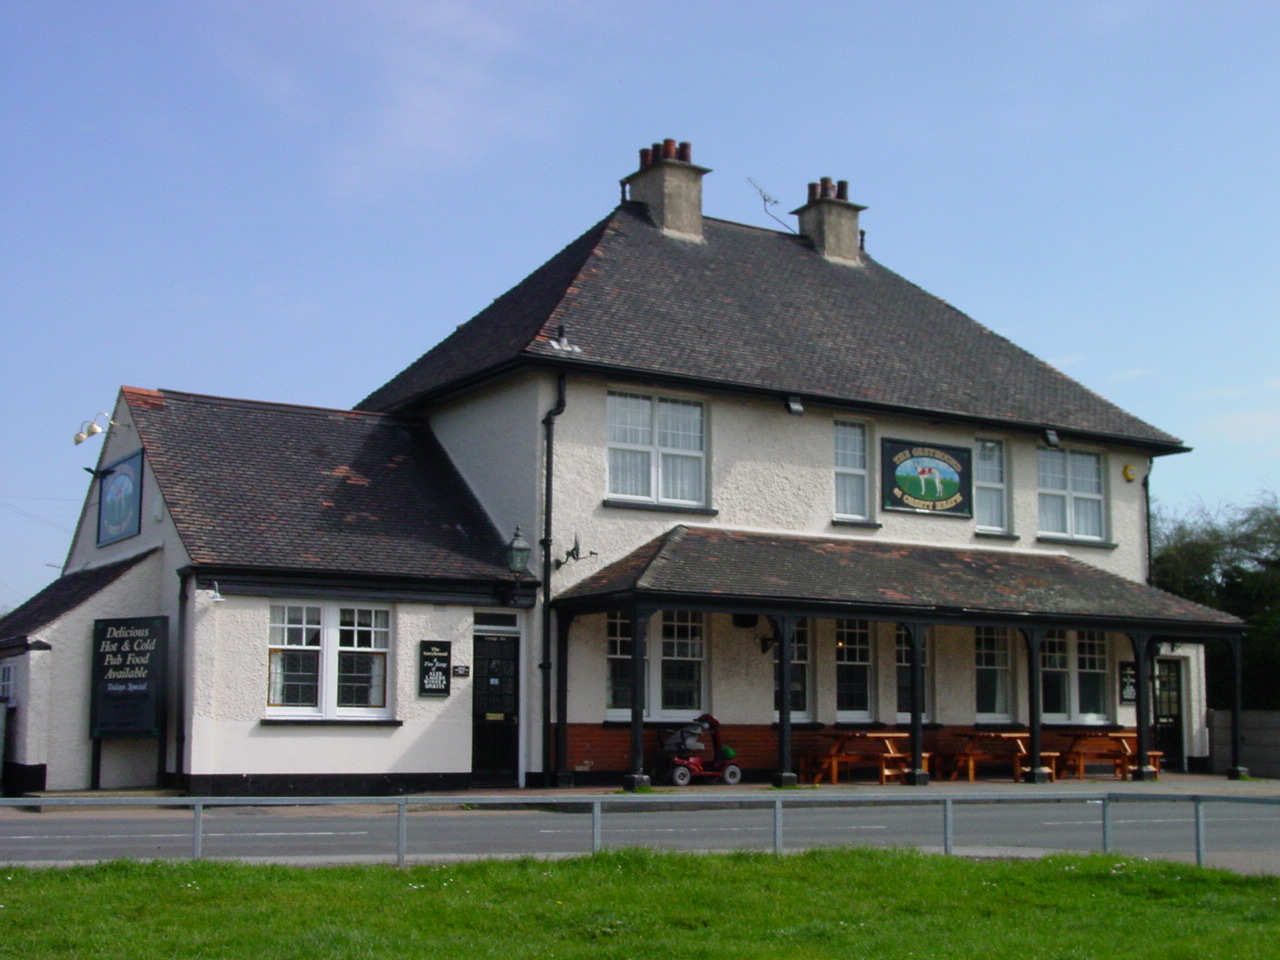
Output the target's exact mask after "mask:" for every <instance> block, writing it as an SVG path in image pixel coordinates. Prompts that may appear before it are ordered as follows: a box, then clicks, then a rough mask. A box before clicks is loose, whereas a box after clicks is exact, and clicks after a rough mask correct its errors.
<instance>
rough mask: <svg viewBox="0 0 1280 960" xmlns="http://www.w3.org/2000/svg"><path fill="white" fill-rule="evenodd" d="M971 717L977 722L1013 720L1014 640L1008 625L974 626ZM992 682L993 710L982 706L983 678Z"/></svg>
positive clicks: (1005, 721) (1006, 721)
mask: <svg viewBox="0 0 1280 960" xmlns="http://www.w3.org/2000/svg"><path fill="white" fill-rule="evenodd" d="M973 669H974V720H975V722H976V723H1008V722H1010V721H1012V720H1013V705H1014V690H1013V642H1012V637H1011V636H1010V631H1009V629H1008V628H1007V627H974V630H973ZM984 675H988V676H989V677H990V679H991V680H992V681H993V683H994V687H993V691H994V693H995V698H996V699H995V702H994V703H992V704H990V706H993V707H996V708H997V709H994V710H983V709H981V708H982V707H983V706H984V704H983V703H982V677H983V676H984Z"/></svg>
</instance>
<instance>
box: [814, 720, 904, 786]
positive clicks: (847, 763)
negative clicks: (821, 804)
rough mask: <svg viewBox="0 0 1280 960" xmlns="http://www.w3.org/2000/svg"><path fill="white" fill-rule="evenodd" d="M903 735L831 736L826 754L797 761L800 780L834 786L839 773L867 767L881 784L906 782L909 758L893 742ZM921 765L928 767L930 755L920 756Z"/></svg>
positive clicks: (855, 734)
mask: <svg viewBox="0 0 1280 960" xmlns="http://www.w3.org/2000/svg"><path fill="white" fill-rule="evenodd" d="M905 736H906V734H900V733H863V732H855V733H847V734H838V735H831V739H832V740H833V741H834V742H833V743H832V745H831V748H830V749H829V750H828V751H826V752H825V753H810V754H806V755H805V756H802V757H801V758H800V762H799V773H800V779H801V780H802V781H807V782H809V783H813V784H818V783H822V782H823V781H824V780H827V781H829V782H830V783H832V784H836V783H839V782H840V777H841V774H844V775H845V776H846V777H847V776H848V775H849V774H851V773H852V771H853V770H855V769H859V768H869V769H873V770H876V771H877V773H878V774H879V777H880V783H881V784H886V783H888V782H889V781H890V780H893V779H897V780H902V781H903V782H904V783H905V782H906V778H907V776H908V775H909V774H910V773H911V771H912V766H911V764H912V756H911V754H910V753H903V752H901V750H900V749H898V745H897V744H896V743H895V741H900V740H901V739H902V738H903V737H905ZM863 747H865V748H866V749H862V748H863ZM921 762H923V763H924V764H925V766H926V767H927V766H928V764H929V754H927V753H926V754H923V755H922V757H921Z"/></svg>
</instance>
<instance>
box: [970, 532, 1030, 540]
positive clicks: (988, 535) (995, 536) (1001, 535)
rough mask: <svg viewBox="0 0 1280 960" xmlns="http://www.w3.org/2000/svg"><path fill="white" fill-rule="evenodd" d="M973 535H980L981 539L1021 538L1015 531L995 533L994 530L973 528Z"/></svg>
mask: <svg viewBox="0 0 1280 960" xmlns="http://www.w3.org/2000/svg"><path fill="white" fill-rule="evenodd" d="M973 535H974V536H975V537H981V538H982V539H983V540H1008V541H1010V542H1013V541H1015V540H1021V539H1022V538H1021V537H1020V536H1018V535H1017V534H1016V533H996V532H995V531H994V530H975V531H973Z"/></svg>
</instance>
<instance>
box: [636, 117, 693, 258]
mask: <svg viewBox="0 0 1280 960" xmlns="http://www.w3.org/2000/svg"><path fill="white" fill-rule="evenodd" d="M692 158H693V148H692V147H691V146H690V145H689V143H688V142H687V141H681V142H679V143H677V142H676V141H675V140H674V139H669V140H663V141H662V142H661V143H655V144H654V145H653V146H652V147H649V148H642V149H641V150H640V169H639V170H637V171H636V172H635V173H633V174H631V175H630V176H628V177H626V178H624V179H623V181H622V182H623V184H625V186H626V196H629V197H630V199H631V200H632V201H634V202H637V203H643V204H644V205H645V206H646V207H648V210H649V217H650V219H651V220H652V221H653V223H654V225H655V226H657V227H658V229H659V230H661V231H662V232H663V233H666V234H670V235H672V236H676V237H681V238H683V239H686V240H694V241H701V240H702V177H703V175H704V174H706V173H709V172H710V171H708V170H706V169H705V168H703V167H697V166H694V164H693V159H692ZM667 160H671V161H676V162H674V163H666V162H664V161H667Z"/></svg>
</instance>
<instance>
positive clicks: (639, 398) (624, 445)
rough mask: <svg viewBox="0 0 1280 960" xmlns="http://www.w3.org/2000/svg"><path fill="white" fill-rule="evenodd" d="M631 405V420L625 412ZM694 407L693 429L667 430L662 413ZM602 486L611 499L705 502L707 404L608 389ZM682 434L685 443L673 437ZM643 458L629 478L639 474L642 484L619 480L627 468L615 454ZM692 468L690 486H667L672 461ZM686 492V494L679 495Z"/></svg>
mask: <svg viewBox="0 0 1280 960" xmlns="http://www.w3.org/2000/svg"><path fill="white" fill-rule="evenodd" d="M628 404H629V406H630V411H631V413H632V419H631V421H630V422H628V420H627V417H626V415H625V414H626V413H627V406H626V405H628ZM677 408H679V409H685V410H696V411H697V429H696V431H694V432H687V431H680V430H671V429H667V427H666V426H664V424H665V423H666V421H665V418H664V416H663V413H664V411H665V410H675V409H677ZM605 435H606V454H605V456H606V470H607V473H608V479H607V482H606V489H607V491H608V494H607V495H608V497H609V499H611V500H624V501H633V502H636V503H655V504H660V503H666V504H672V505H673V506H682V507H703V506H706V504H707V408H706V404H704V403H702V402H700V401H697V400H687V399H683V398H679V397H667V396H657V395H653V394H644V393H632V392H629V391H622V390H610V391H609V392H608V395H607V397H606V399H605ZM682 437H683V438H685V443H684V444H680V443H677V442H673V441H675V440H679V439H680V438H682ZM620 457H623V458H632V459H635V460H636V461H637V462H639V461H640V460H642V459H643V460H644V462H645V466H644V468H643V469H638V470H636V471H634V477H636V478H641V477H642V478H643V483H642V484H637V485H635V486H629V485H627V484H625V483H623V480H624V479H626V478H627V476H628V472H627V471H626V470H625V469H624V468H623V466H622V464H621V463H620V462H619V458H620ZM679 463H683V464H684V465H685V466H686V467H692V470H691V472H690V473H689V475H688V477H687V478H686V479H689V480H693V479H694V478H696V485H697V489H696V490H693V491H674V492H673V491H669V490H668V489H667V488H668V484H670V483H674V482H676V480H678V479H679V474H678V472H677V471H676V470H675V467H676V465H677V464H679ZM680 493H689V494H691V495H689V496H680V495H679V494H680Z"/></svg>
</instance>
